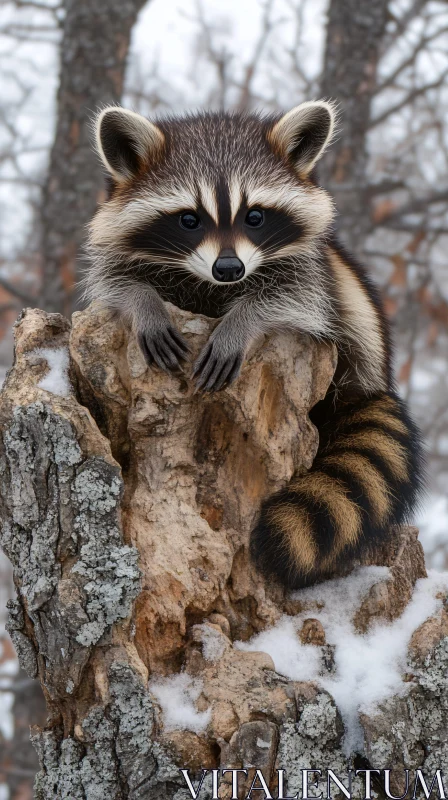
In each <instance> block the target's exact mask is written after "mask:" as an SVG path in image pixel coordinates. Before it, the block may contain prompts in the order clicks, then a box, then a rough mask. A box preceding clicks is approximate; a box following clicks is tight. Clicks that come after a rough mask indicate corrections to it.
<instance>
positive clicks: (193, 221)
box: [179, 211, 201, 231]
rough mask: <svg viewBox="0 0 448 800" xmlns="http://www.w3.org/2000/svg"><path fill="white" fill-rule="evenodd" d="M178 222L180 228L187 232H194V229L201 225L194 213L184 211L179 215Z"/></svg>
mask: <svg viewBox="0 0 448 800" xmlns="http://www.w3.org/2000/svg"><path fill="white" fill-rule="evenodd" d="M179 222H180V225H181V228H186V229H187V231H194V230H196V228H199V225H200V224H201V220H200V218H199V217H198V215H197V214H196V213H195V212H194V211H184V213H183V214H181V215H180V218H179Z"/></svg>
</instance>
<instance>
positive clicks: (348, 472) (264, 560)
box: [251, 392, 421, 588]
mask: <svg viewBox="0 0 448 800" xmlns="http://www.w3.org/2000/svg"><path fill="white" fill-rule="evenodd" d="M327 410H328V407H327ZM316 411H317V412H318V413H317V415H316V417H319V416H320V418H321V419H322V416H323V413H322V412H323V410H322V409H319V410H318V409H316ZM324 416H325V417H326V422H325V423H324V424H323V425H322V427H321V428H320V434H321V437H320V447H319V451H318V454H317V457H316V459H315V461H314V464H313V466H312V469H311V470H310V471H309V472H308V473H306V474H304V475H299V476H297V477H295V478H293V480H292V481H291V482H290V484H289V485H288V486H287V487H286V488H285V489H284V490H283V491H281V492H279V493H278V494H276V495H274V496H273V497H270V498H269V499H268V500H267V501H265V503H264V505H263V507H262V509H261V514H260V518H259V521H258V524H257V526H256V528H255V530H254V532H253V534H252V541H251V547H252V554H253V557H254V559H255V561H256V562H257V563H258V565H259V567H260V568H261V569H262V570H263V572H265V573H266V574H270V575H276V576H277V577H279V578H280V579H281V580H282V582H283V583H284V585H286V586H289V587H291V588H300V587H303V586H307V585H309V584H312V583H314V582H316V580H321V579H322V578H323V577H328V576H330V575H331V574H332V573H334V571H335V570H336V569H337V568H339V567H340V566H341V565H343V564H346V563H350V560H353V559H355V558H357V557H359V556H360V555H362V553H363V552H365V551H366V549H368V548H373V547H374V546H375V545H376V544H378V543H379V542H380V541H381V540H382V539H383V538H384V536H385V535H387V531H388V529H389V528H390V527H391V526H392V525H397V524H400V523H402V522H403V521H404V520H406V519H409V516H410V514H411V512H412V510H413V508H414V505H415V502H416V499H417V494H418V491H419V488H420V483H421V477H420V476H421V454H420V443H419V435H418V432H417V430H416V427H415V425H414V423H413V422H412V420H411V419H410V417H409V415H408V413H407V411H406V408H405V406H404V404H403V402H402V401H401V400H400V399H399V398H398V397H397V395H396V394H395V393H393V392H389V393H386V392H382V393H378V394H373V395H370V396H368V397H364V398H362V399H359V400H357V401H356V402H349V403H342V404H340V405H339V407H338V409H337V411H336V413H334V414H333V415H328V414H327V413H326V412H325V413H324ZM316 421H317V419H316Z"/></svg>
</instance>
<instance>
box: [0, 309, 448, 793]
mask: <svg viewBox="0 0 448 800" xmlns="http://www.w3.org/2000/svg"><path fill="white" fill-rule="evenodd" d="M171 312H172V314H173V316H174V318H175V321H176V323H177V325H178V327H179V328H180V329H181V330H182V332H183V333H184V335H185V336H186V337H187V339H188V340H189V342H190V345H191V348H192V350H193V353H197V352H198V351H199V349H200V348H201V347H202V345H203V343H204V341H205V339H206V337H207V336H208V335H209V333H210V331H211V329H212V327H213V325H214V324H215V323H214V322H213V321H212V320H209V319H206V318H203V317H193V316H192V315H190V314H187V313H184V312H181V311H179V310H177V309H174V308H172V309H171ZM15 332H16V352H15V363H14V366H13V368H12V370H11V371H10V373H9V375H8V377H7V380H6V383H5V387H4V390H3V393H2V399H1V406H0V425H1V429H2V438H1V452H0V465H1V472H2V481H1V497H0V513H1V525H2V530H1V541H2V546H3V548H4V549H5V551H6V553H7V555H8V557H9V558H10V560H11V562H12V564H13V567H14V579H15V585H16V588H17V600H16V601H14V602H12V603H11V604H10V621H9V630H10V632H11V636H12V638H13V641H14V644H15V647H16V649H17V652H18V654H19V658H20V661H21V665H22V667H23V668H24V669H26V671H27V673H28V674H29V675H31V676H37V677H38V678H39V681H40V682H41V684H42V687H43V690H44V693H45V697H46V700H47V706H48V714H49V716H48V720H47V724H46V726H45V728H39V727H35V728H34V730H33V741H34V744H35V747H36V749H37V752H38V755H39V759H40V764H41V771H40V773H39V775H38V777H37V782H36V797H37V798H38V800H49V799H50V798H54V800H63V799H64V800H65V799H66V800H68V798H70V800H78V799H79V800H81V799H83V800H84V798H87V800H103V798H104V796H107V797H108V798H112V799H113V800H124V798H132V800H143V799H144V798H145V799H146V798H158V800H165V799H166V800H187V798H188V797H190V794H189V792H188V790H187V789H186V786H185V782H184V779H183V777H182V775H181V774H180V772H179V767H189V768H190V769H191V770H193V772H196V774H197V773H198V772H200V767H219V766H221V767H223V768H224V767H236V768H238V767H241V766H243V765H244V766H249V767H252V766H253V765H256V766H257V767H258V768H262V769H263V771H264V774H265V775H267V776H268V778H269V776H270V777H271V778H272V785H273V787H275V778H274V770H275V769H276V768H278V767H280V766H281V767H283V768H285V769H287V770H289V771H290V772H291V773H293V774H295V775H298V774H299V770H300V769H302V768H303V767H306V766H309V767H311V766H316V764H319V765H327V764H328V765H329V766H330V767H331V768H332V769H334V770H335V771H336V772H338V770H339V771H341V770H342V772H343V771H344V769H345V765H346V761H347V755H346V753H345V752H344V750H343V746H342V737H343V734H344V727H343V724H342V720H341V716H340V713H339V711H338V709H337V708H336V705H335V702H334V700H333V698H332V697H331V696H330V695H329V694H328V692H326V691H324V690H323V689H322V688H321V687H320V686H319V685H317V684H313V683H297V682H294V681H290V680H288V679H286V678H285V677H284V676H282V675H280V674H278V673H277V672H276V671H275V667H274V663H273V661H272V659H271V657H270V656H269V655H267V654H266V653H263V652H246V651H243V650H240V649H237V648H235V647H234V645H233V642H234V641H235V640H236V639H242V640H247V639H248V638H249V637H250V636H251V635H252V634H253V633H255V632H258V631H262V630H264V629H265V628H267V627H268V626H270V625H272V624H273V623H275V622H276V621H277V620H278V619H279V618H280V617H281V615H282V614H283V613H287V614H295V613H299V612H304V611H306V613H307V619H306V620H305V622H304V625H303V628H302V631H301V632H300V637H301V639H302V641H306V642H307V643H308V644H312V645H313V644H314V645H315V646H316V647H320V648H321V655H322V675H323V676H325V675H328V674H331V673H332V671H334V668H335V667H334V662H333V661H332V652H331V646H328V645H325V634H324V632H323V631H322V629H321V627H319V623H318V620H315V619H313V613H314V614H315V613H316V605H315V603H314V605H313V603H309V602H308V604H307V601H306V599H304V598H303V597H301V593H296V594H295V595H292V596H290V595H288V594H285V593H284V592H283V590H282V589H281V588H279V587H275V586H272V585H271V586H268V585H266V584H265V582H264V581H263V580H262V579H261V577H260V576H259V575H258V574H257V573H256V572H255V571H254V569H253V568H252V566H251V564H250V562H249V559H248V539H249V531H250V528H251V525H252V523H253V519H254V517H255V514H256V511H257V508H258V506H259V503H260V499H261V498H262V497H263V496H264V495H265V494H267V493H270V492H271V491H273V490H275V489H276V488H278V487H280V486H282V485H283V484H284V483H285V482H286V481H287V480H288V479H289V478H290V476H291V474H292V473H293V471H294V470H295V469H300V468H304V467H309V466H310V464H311V462H312V459H313V456H314V453H315V450H316V446H317V433H316V431H315V429H314V428H313V426H312V425H311V423H310V421H309V419H308V415H307V412H308V410H309V409H310V408H311V407H312V406H313V405H314V403H316V402H317V401H318V400H319V398H321V397H322V396H323V395H324V394H325V392H326V390H327V387H328V385H329V383H330V381H331V378H332V375H333V372H334V368H335V353H334V350H333V349H332V347H330V346H328V345H325V344H317V343H313V342H311V341H310V340H307V339H303V340H301V339H299V338H297V337H295V336H293V335H290V334H281V335H280V334H279V335H276V336H274V337H272V338H270V339H269V340H266V341H260V342H259V343H258V344H257V345H256V346H255V347H254V348H253V352H252V353H251V354H250V357H249V359H248V362H247V363H246V365H245V367H244V369H243V372H242V375H241V377H240V379H239V380H238V382H237V383H236V384H235V385H234V386H233V387H231V388H229V389H227V390H226V391H224V392H222V393H220V394H219V395H216V396H206V397H204V396H201V395H195V394H194V392H193V390H192V387H191V384H190V382H189V381H188V378H186V377H174V376H168V375H165V374H162V373H160V372H158V371H155V370H148V369H147V368H146V366H145V363H144V361H143V358H142V356H141V354H140V352H139V350H138V347H137V345H136V342H135V340H134V338H133V337H132V336H131V335H130V334H129V333H128V331H127V330H126V329H125V328H124V327H123V325H122V323H121V322H120V321H119V320H118V319H117V318H116V317H114V316H113V315H112V314H111V313H109V312H106V311H103V310H100V309H99V308H97V307H91V308H90V309H88V310H87V311H85V312H82V313H80V312H78V313H77V314H75V315H74V316H73V325H72V328H71V329H70V325H69V323H68V322H67V321H66V320H65V319H64V318H63V317H61V316H60V315H58V314H45V313H44V312H42V311H36V310H35V311H31V310H27V311H26V312H25V313H24V315H23V316H22V318H21V319H20V320H19V322H18V324H17V325H16V331H15ZM40 348H51V349H58V350H59V349H61V348H67V349H69V353H70V373H69V374H70V384H71V389H70V390H69V391H68V392H67V394H66V395H64V396H59V395H55V394H52V393H50V392H49V391H45V390H44V389H42V388H40V387H39V385H38V384H39V382H40V381H41V380H42V378H43V377H44V376H45V375H46V374H47V372H48V366H47V356H48V353H47V356H46V355H45V351H44V353H42V351H41V350H40ZM367 563H377V564H386V565H389V566H390V570H389V572H388V574H387V575H386V576H384V574H383V573H382V572H381V576H380V577H379V578H378V581H377V582H376V583H375V585H374V586H373V587H372V588H371V589H370V591H369V592H368V593H366V596H365V597H364V598H363V602H362V604H361V606H360V608H359V609H358V610H357V611H356V613H355V616H354V624H356V625H357V627H358V629H359V630H360V631H365V630H367V629H368V628H369V626H370V624H371V623H372V622H375V621H376V620H378V619H379V618H386V619H394V618H395V617H397V616H398V615H399V614H401V612H402V610H403V608H404V607H405V605H406V603H407V601H408V600H409V598H410V596H411V594H412V590H413V586H414V584H415V581H416V579H417V578H419V577H422V576H424V575H425V569H424V561H423V557H422V551H421V547H420V545H419V543H418V541H417V535H416V531H415V530H413V529H409V530H403V531H392V532H391V536H390V541H389V543H388V546H387V547H385V548H384V549H383V551H382V552H380V553H377V554H376V555H374V554H371V557H370V560H369V559H368V560H367ZM425 624H426V625H427V626H429V627H427V629H423V627H424V626H422V629H420V631H419V632H417V633H416V634H415V635H414V639H413V643H412V652H411V656H410V664H412V695H409V696H408V697H406V698H397V700H396V703H397V709H395V711H394V713H395V714H396V715H397V714H398V713H400V714H403V719H404V720H405V724H408V720H409V719H410V715H412V714H413V713H414V711H413V709H415V707H416V704H418V703H420V704H421V706H422V707H423V706H425V707H426V706H428V705H430V704H431V703H432V704H433V706H434V707H435V706H436V705H437V704H439V705H440V707H442V700H441V699H440V696H441V694H442V688H443V682H444V680H445V679H444V675H443V670H444V669H445V670H446V666H447V663H448V651H447V647H446V642H447V641H448V640H447V639H446V633H447V631H446V621H445V618H444V617H443V619H442V616H441V617H440V620H439V619H438V618H437V619H436V618H434V619H432V620H430V621H428V622H427V623H425ZM443 637H445V638H443ZM425 665H429V667H430V669H429V670H428V669H427V668H426V666H425ZM433 667H434V668H433ZM181 669H183V670H185V671H186V673H187V674H188V675H189V676H191V678H192V679H193V680H199V681H200V686H201V690H200V694H199V697H198V698H197V709H198V711H206V710H208V711H209V721H208V724H207V727H206V729H205V730H204V731H202V732H196V733H195V732H193V731H191V730H170V729H169V727H168V726H167V725H166V724H165V720H164V716H163V714H162V713H161V710H160V708H159V706H158V704H157V702H156V700H155V698H154V695H153V694H152V693H151V687H149V688H148V677H151V678H153V677H154V675H158V676H168V675H172V674H174V673H178V672H179V671H180V670H181ZM409 669H410V671H411V667H410V668H409ZM431 670H432V671H431ZM410 697H411V698H412V699H409V698H410ZM394 702H395V698H394ZM443 702H445V701H443ZM425 704H426V705H425ZM446 711H447V710H446V709H445V707H444V706H443V713H441V715H439V717H437V719H435V721H434V720H433V719H431V718H430V717H428V716H425V717H422V720H423V721H420V723H419V724H420V727H419V728H418V730H417V728H416V727H415V725H414V727H412V728H409V730H408V731H407V732H406V736H407V737H408V739H409V742H410V746H411V745H412V742H415V743H416V742H417V741H418V742H419V743H421V742H423V743H425V742H426V743H427V744H428V747H429V748H430V749H428V750H425V748H424V747H420V750H419V749H418V747H419V746H420V745H418V746H417V744H415V746H413V749H412V748H411V749H412V753H413V754H414V755H415V754H416V753H417V754H420V755H419V757H417V755H415V757H414V755H413V756H412V759H411V760H412V764H408V763H407V761H406V759H407V755H406V753H407V751H406V753H405V754H404V755H403V752H400V753H399V751H400V741H401V739H400V736H401V735H402V733H401V732H400V731H401V728H400V726H399V725H396V731H395V733H394V729H393V728H392V733H391V734H390V736H389V739H390V742H391V743H390V747H392V748H395V750H394V753H395V751H396V754H397V755H396V762H397V764H401V763H405V765H406V766H415V765H416V764H417V763H418V765H419V766H423V767H424V768H425V769H426V768H427V767H428V768H430V767H431V765H432V763H433V761H434V763H435V762H437V765H438V766H439V767H442V766H443V759H444V758H445V760H446V753H445V754H444V755H443V752H442V733H441V731H442V727H443V725H446V718H447V717H446ZM425 713H426V712H425ZM412 719H414V718H412ZM397 721H398V718H397V717H396V718H395V722H397ZM389 722H390V705H389V707H388V708H385V709H384V712H383V711H382V710H381V709H380V710H378V713H377V715H376V716H367V717H366V719H365V720H364V723H363V724H364V730H365V735H366V748H370V750H369V752H372V754H373V755H372V758H373V756H376V754H377V753H380V748H381V747H382V746H383V744H382V743H383V740H384V735H383V731H384V729H385V727H386V726H387V725H388V724H389ZM390 737H392V738H390ZM411 740H412V741H411ZM425 746H426V745H425ZM375 748H376V750H375ZM431 748H432V749H431ZM428 752H431V755H429V756H428ZM437 759H438V760H437ZM408 760H409V759H408ZM439 762H441V763H439ZM387 765H388V764H385V765H384V766H387ZM228 777H229V779H230V776H228ZM225 780H227V778H225ZM244 786H245V788H246V792H247V790H248V787H249V786H250V775H249V779H248V782H247V781H246V782H245V783H243V782H242V783H241V791H243V788H244ZM290 788H291V790H292V789H293V787H292V786H291V787H290ZM295 791H297V789H294V792H295ZM231 795H232V792H231V786H230V784H229V783H224V784H223V786H222V787H221V793H220V797H221V798H223V800H228V799H229V798H230V797H231ZM241 796H245V795H243V794H241Z"/></svg>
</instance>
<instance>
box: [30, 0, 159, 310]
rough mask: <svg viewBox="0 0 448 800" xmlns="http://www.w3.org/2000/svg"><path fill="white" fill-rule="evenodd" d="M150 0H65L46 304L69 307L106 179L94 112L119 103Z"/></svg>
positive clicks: (48, 199)
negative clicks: (135, 32) (137, 26)
mask: <svg viewBox="0 0 448 800" xmlns="http://www.w3.org/2000/svg"><path fill="white" fill-rule="evenodd" d="M144 5H145V0H113V1H111V0H95V2H91V0H64V3H63V10H64V14H65V16H64V23H63V36H62V42H61V46H60V75H59V89H58V95H57V122H56V131H55V138H54V143H53V146H52V149H51V153H50V163H49V168H48V174H47V178H46V182H45V186H44V192H43V203H42V218H41V225H42V264H43V280H42V295H41V303H42V305H43V307H44V308H46V309H47V310H48V311H62V312H64V313H69V312H70V310H71V304H72V302H73V291H74V284H75V280H76V271H77V259H78V252H79V247H80V245H81V242H82V241H83V237H84V229H85V225H86V223H87V222H88V221H89V219H91V217H92V215H93V212H94V211H95V207H96V204H97V201H98V191H99V187H101V186H102V184H103V181H102V175H101V166H100V162H99V159H98V158H97V156H96V155H95V153H94V152H93V149H92V135H91V121H92V115H93V114H94V113H95V112H96V111H97V110H98V108H100V107H103V106H105V105H108V104H113V103H118V102H119V101H120V98H121V94H122V90H123V79H124V71H125V66H126V57H127V53H128V48H129V40H130V35H131V31H132V27H133V25H134V23H135V21H136V18H137V15H138V12H139V11H140V9H141V8H142V7H143V6H144Z"/></svg>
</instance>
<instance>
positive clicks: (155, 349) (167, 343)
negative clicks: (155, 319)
mask: <svg viewBox="0 0 448 800" xmlns="http://www.w3.org/2000/svg"><path fill="white" fill-rule="evenodd" d="M137 340H138V343H139V345H140V349H141V351H142V353H143V355H144V357H145V361H146V363H147V364H148V365H149V366H152V365H153V364H157V366H158V367H160V369H163V370H164V372H182V362H183V361H186V359H187V357H188V354H189V352H190V348H189V346H188V344H187V342H186V341H185V339H184V337H183V336H182V335H181V334H180V333H179V331H177V330H176V328H174V326H173V325H172V324H171V322H170V321H169V320H167V321H166V322H165V321H163V322H162V323H161V324H160V325H159V326H158V327H157V328H150V329H149V330H146V331H140V332H139V333H137Z"/></svg>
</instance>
